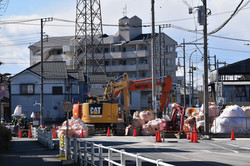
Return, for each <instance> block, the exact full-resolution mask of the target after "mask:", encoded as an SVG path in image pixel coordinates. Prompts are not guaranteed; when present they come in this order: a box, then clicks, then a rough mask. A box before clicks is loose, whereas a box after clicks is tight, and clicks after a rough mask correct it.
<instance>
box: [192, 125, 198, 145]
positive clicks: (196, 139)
mask: <svg viewBox="0 0 250 166" xmlns="http://www.w3.org/2000/svg"><path fill="white" fill-rule="evenodd" d="M193 137H194V138H193V143H198V138H197V137H198V135H197V129H196V122H194V134H193Z"/></svg>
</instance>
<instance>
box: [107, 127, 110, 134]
mask: <svg viewBox="0 0 250 166" xmlns="http://www.w3.org/2000/svg"><path fill="white" fill-rule="evenodd" d="M107 136H110V130H109V127H108V132H107Z"/></svg>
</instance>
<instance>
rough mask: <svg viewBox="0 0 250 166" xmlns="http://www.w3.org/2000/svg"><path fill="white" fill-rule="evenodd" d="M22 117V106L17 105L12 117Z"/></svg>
mask: <svg viewBox="0 0 250 166" xmlns="http://www.w3.org/2000/svg"><path fill="white" fill-rule="evenodd" d="M21 115H22V106H21V105H17V106H16V108H15V110H14V113H13V114H12V116H21Z"/></svg>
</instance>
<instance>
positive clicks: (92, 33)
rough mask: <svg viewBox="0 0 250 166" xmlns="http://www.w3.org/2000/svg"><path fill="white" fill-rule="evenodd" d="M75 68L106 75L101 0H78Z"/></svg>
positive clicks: (91, 73) (92, 73)
mask: <svg viewBox="0 0 250 166" xmlns="http://www.w3.org/2000/svg"><path fill="white" fill-rule="evenodd" d="M74 46H75V51H74V58H73V59H74V68H75V69H82V70H83V72H84V73H87V74H88V75H105V74H106V69H105V55H104V51H103V29H102V16H101V4H100V0H76V24H75V42H74Z"/></svg>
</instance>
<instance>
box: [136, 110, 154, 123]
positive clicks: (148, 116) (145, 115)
mask: <svg viewBox="0 0 250 166" xmlns="http://www.w3.org/2000/svg"><path fill="white" fill-rule="evenodd" d="M139 117H140V119H142V120H144V121H145V123H147V122H148V121H151V120H153V119H154V118H155V116H154V114H153V112H152V111H141V112H140V114H139Z"/></svg>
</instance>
